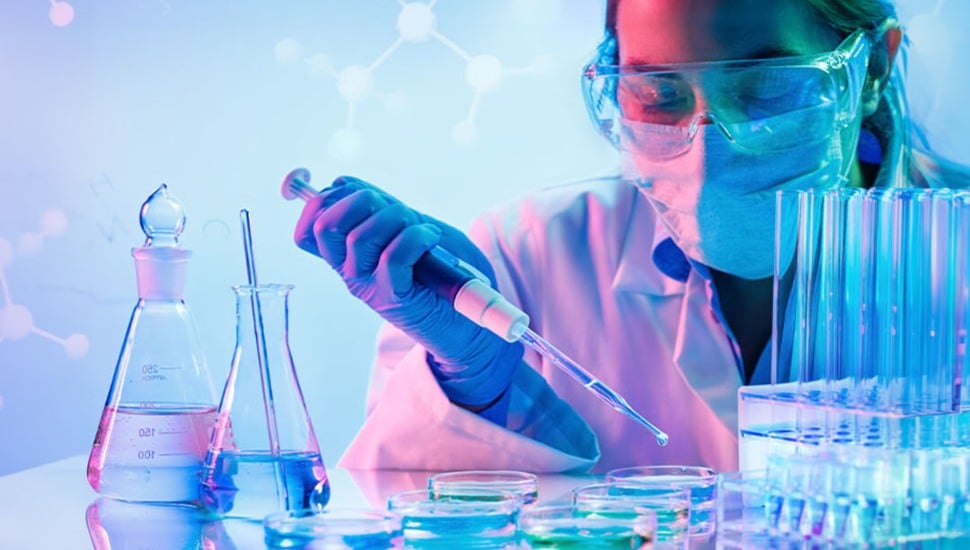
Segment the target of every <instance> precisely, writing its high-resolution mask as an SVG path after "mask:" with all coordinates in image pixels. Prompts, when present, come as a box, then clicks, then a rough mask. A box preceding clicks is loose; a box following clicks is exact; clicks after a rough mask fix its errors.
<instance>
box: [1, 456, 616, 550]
mask: <svg viewBox="0 0 970 550" xmlns="http://www.w3.org/2000/svg"><path fill="white" fill-rule="evenodd" d="M86 467H87V456H74V457H71V458H66V459H64V460H60V461H57V462H52V463H50V464H45V465H43V466H38V467H36V468H31V469H29V470H24V471H21V472H17V473H14V474H10V475H6V476H2V477H0V549H3V550H7V549H10V550H15V549H16V550H19V549H26V548H57V549H75V548H91V547H94V548H96V549H97V550H107V549H108V548H110V549H111V550H119V549H138V550H162V549H164V550H168V549H179V550H180V549H183V548H189V549H191V548H202V549H205V550H215V549H219V550H223V549H230V550H231V549H238V550H242V549H249V548H264V544H263V528H262V525H261V524H260V523H258V522H252V523H250V522H246V521H242V520H229V519H227V520H222V521H211V520H209V521H206V520H204V519H203V516H202V515H201V514H200V513H199V512H198V511H197V510H195V509H194V508H188V507H175V506H149V505H139V504H133V503H125V502H119V501H112V500H109V499H101V498H100V497H99V496H98V494H97V493H95V492H94V490H93V489H91V487H90V486H89V485H88V482H87V479H86V477H85V469H86ZM432 473H433V472H410V471H408V472H405V471H348V470H344V469H341V468H328V469H327V474H328V475H329V478H330V484H331V498H330V503H329V504H328V505H327V508H328V509H329V508H338V507H339V508H378V509H381V508H383V507H384V503H385V500H386V498H387V496H388V495H391V494H393V493H396V492H400V491H405V490H409V489H418V488H424V487H427V479H428V476H429V475H431V474H432ZM598 479H600V478H597V477H596V476H565V475H544V476H540V477H539V500H540V502H543V503H546V502H556V501H563V502H565V501H568V498H569V494H570V491H571V490H572V489H573V488H574V487H578V486H580V485H585V484H587V483H592V482H594V481H597V480H598ZM270 509H272V505H270Z"/></svg>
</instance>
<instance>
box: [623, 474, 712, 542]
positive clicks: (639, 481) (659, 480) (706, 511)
mask: <svg viewBox="0 0 970 550" xmlns="http://www.w3.org/2000/svg"><path fill="white" fill-rule="evenodd" d="M606 482H607V483H623V484H626V485H629V484H635V485H644V486H650V487H673V488H678V489H688V490H689V491H690V533H691V534H692V535H696V534H707V533H712V532H713V531H714V527H715V524H716V511H715V503H716V497H717V472H715V471H714V470H712V469H711V468H705V467H703V466H679V465H661V466H635V467H632V468H619V469H616V470H610V471H609V472H607V473H606Z"/></svg>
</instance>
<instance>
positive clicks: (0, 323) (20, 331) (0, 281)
mask: <svg viewBox="0 0 970 550" xmlns="http://www.w3.org/2000/svg"><path fill="white" fill-rule="evenodd" d="M40 228H41V229H40V231H39V232H36V233H31V232H27V233H23V234H21V235H20V239H19V242H18V245H19V249H20V250H21V251H22V252H24V253H27V254H36V253H38V252H40V250H41V248H42V247H43V243H44V239H45V238H48V237H56V236H59V235H62V234H63V233H64V232H65V231H66V230H67V216H66V215H65V214H64V212H63V211H61V210H57V209H51V210H47V211H46V212H44V213H43V214H42V215H41V217H40ZM13 260H14V247H13V244H12V243H11V242H10V241H9V240H7V239H4V238H2V237H0V300H2V301H0V343H3V342H4V341H6V340H11V341H13V340H21V339H23V338H26V337H27V336H28V335H30V334H31V333H33V334H36V335H38V336H41V337H43V338H46V339H48V340H51V341H52V342H56V343H58V344H60V345H61V346H62V347H63V348H64V352H65V353H66V354H67V356H68V357H70V358H71V359H80V358H81V357H84V356H85V355H87V353H88V338H87V336H85V335H83V334H71V335H70V336H68V337H67V338H59V337H57V336H55V335H53V334H51V333H49V332H47V331H46V330H43V329H41V328H39V327H37V326H35V325H34V316H33V314H31V312H30V310H29V309H27V308H26V307H25V306H23V305H21V304H18V303H15V302H14V301H13V298H12V297H11V294H10V287H9V285H8V284H7V277H6V275H5V273H4V269H5V268H6V267H8V266H10V265H11V264H12V263H13Z"/></svg>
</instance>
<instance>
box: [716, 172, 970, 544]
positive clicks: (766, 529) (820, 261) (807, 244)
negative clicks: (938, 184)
mask: <svg viewBox="0 0 970 550" xmlns="http://www.w3.org/2000/svg"><path fill="white" fill-rule="evenodd" d="M778 214H779V215H778V218H777V219H778V221H777V224H776V243H775V252H776V266H775V308H774V314H773V322H774V331H773V342H774V349H773V350H772V383H771V384H768V385H764V386H747V387H743V388H742V389H741V390H740V392H739V458H740V469H741V471H740V472H736V473H732V474H727V475H724V476H722V481H721V484H720V486H719V496H718V515H719V517H718V530H719V532H720V534H719V538H718V540H719V543H718V544H719V546H720V547H723V548H734V547H737V548H741V547H743V548H756V547H771V548H802V547H816V546H818V545H819V544H821V545H823V546H825V547H883V546H898V545H906V544H911V543H912V544H916V545H923V547H927V545H930V544H932V545H933V546H932V547H950V546H952V547H954V548H956V547H967V545H970V388H968V387H967V386H968V382H970V380H968V376H970V358H968V355H967V350H966V343H967V332H968V329H970V192H968V191H953V190H949V189H871V190H860V189H834V190H826V191H799V192H781V193H779V195H778Z"/></svg>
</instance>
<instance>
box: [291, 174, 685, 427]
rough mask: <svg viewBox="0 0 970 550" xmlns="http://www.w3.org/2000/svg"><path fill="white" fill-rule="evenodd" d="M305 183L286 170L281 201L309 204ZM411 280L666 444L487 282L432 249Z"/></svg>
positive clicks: (305, 178) (309, 193) (466, 266)
mask: <svg viewBox="0 0 970 550" xmlns="http://www.w3.org/2000/svg"><path fill="white" fill-rule="evenodd" d="M309 181H310V172H309V171H308V170H306V169H305V168H297V169H295V170H292V171H291V172H290V173H289V174H287V175H286V177H285V178H284V179H283V186H282V194H283V197H284V198H286V199H287V200H292V199H294V198H297V197H299V198H301V199H303V200H305V201H308V200H310V199H313V198H314V197H316V196H317V191H315V190H314V189H313V188H312V187H310V185H309ZM414 279H415V281H417V282H419V283H421V284H422V285H424V286H426V287H428V288H430V289H432V290H434V292H435V293H436V294H437V295H438V296H441V297H442V298H445V299H447V300H448V301H449V302H450V303H451V304H453V305H454V307H455V310H456V311H458V313H461V314H462V315H464V316H465V317H467V318H469V319H470V320H472V321H473V322H475V323H476V324H478V325H479V326H481V327H483V328H485V329H487V330H489V331H491V332H493V333H495V334H496V335H498V336H500V337H501V338H503V339H505V340H506V341H508V342H516V341H521V342H522V343H523V344H525V345H527V346H529V347H530V348H531V349H533V350H535V351H536V352H537V353H539V354H540V355H542V356H543V357H545V358H546V359H548V360H549V361H551V362H552V364H553V365H555V366H556V367H558V368H559V369H561V370H562V371H563V372H565V373H566V374H568V375H569V376H571V377H572V378H573V379H575V380H576V381H577V382H579V383H580V384H582V385H583V387H585V388H586V389H587V390H589V391H590V392H592V393H593V394H594V395H595V396H596V397H598V398H599V399H600V400H602V401H604V402H605V403H606V404H607V405H609V406H610V407H611V408H612V409H614V410H616V411H618V412H620V413H623V414H625V415H627V416H629V417H630V418H632V419H633V420H635V421H636V422H637V423H639V424H640V425H641V426H643V427H644V428H646V429H647V430H649V431H650V432H651V433H652V434H653V435H654V436H655V437H656V438H657V443H658V444H659V445H660V446H664V445H666V444H667V441H668V436H667V434H666V433H664V432H663V431H662V430H660V429H659V428H657V427H656V426H654V425H653V424H652V423H650V421H648V420H647V419H645V418H644V417H643V416H642V415H641V414H640V413H638V412H637V411H636V410H634V409H633V407H631V406H630V405H629V404H628V403H627V402H626V400H625V399H623V397H622V396H620V394H618V393H616V392H615V391H614V390H612V389H611V388H610V387H609V386H607V385H606V384H604V383H603V382H602V381H600V380H599V379H598V378H596V377H595V376H593V375H592V374H591V373H590V372H589V371H587V370H586V369H584V368H583V367H581V366H579V364H577V363H576V362H575V361H573V360H572V359H570V358H569V357H568V356H567V355H566V354H564V353H563V352H561V351H560V350H559V349H557V348H556V347H555V346H553V345H552V344H550V343H549V342H547V341H546V340H545V339H544V338H542V337H541V336H539V335H538V334H536V333H535V332H533V331H532V330H531V329H529V316H528V315H526V314H525V313H524V312H522V311H521V310H519V309H518V308H516V307H515V306H514V305H512V304H511V303H510V302H509V301H508V300H506V299H505V297H504V296H502V295H501V294H499V293H498V291H496V290H495V289H493V288H492V287H491V286H490V284H489V281H488V279H487V278H486V277H485V276H484V275H483V274H482V273H481V272H479V271H478V270H477V269H475V268H474V267H472V266H471V265H469V264H467V263H465V262H463V261H461V260H460V259H459V258H457V257H456V256H454V255H453V254H451V253H450V252H448V251H447V250H445V249H444V248H442V247H440V246H436V247H434V248H432V249H431V250H429V251H428V252H426V253H425V254H424V255H423V256H421V258H420V259H419V260H418V261H417V262H416V263H415V264H414Z"/></svg>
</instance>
